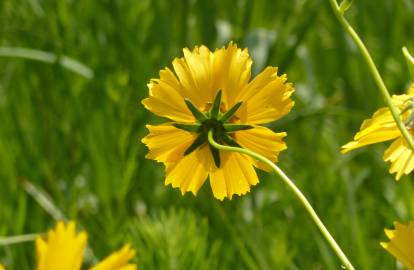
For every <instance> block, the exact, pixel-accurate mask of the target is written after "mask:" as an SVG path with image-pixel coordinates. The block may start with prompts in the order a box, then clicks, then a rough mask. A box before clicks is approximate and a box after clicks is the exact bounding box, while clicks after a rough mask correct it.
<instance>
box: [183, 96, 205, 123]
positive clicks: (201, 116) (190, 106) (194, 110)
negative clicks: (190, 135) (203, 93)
mask: <svg viewBox="0 0 414 270" xmlns="http://www.w3.org/2000/svg"><path fill="white" fill-rule="evenodd" d="M184 102H185V105H187V108H188V109H189V110H190V112H191V113H192V114H193V116H194V117H195V119H197V121H198V122H200V123H201V122H203V121H205V120H207V117H206V116H205V115H204V113H202V112H200V111H199V110H198V109H197V107H196V106H195V105H194V104H193V103H192V102H191V101H190V100H189V99H188V98H186V99H184Z"/></svg>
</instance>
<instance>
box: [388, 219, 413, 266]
mask: <svg viewBox="0 0 414 270" xmlns="http://www.w3.org/2000/svg"><path fill="white" fill-rule="evenodd" d="M394 226H395V230H385V234H386V235H387V237H388V238H389V239H390V240H391V241H390V242H387V243H384V242H383V243H381V246H383V247H384V248H385V249H386V250H387V251H388V252H389V253H391V254H392V255H393V256H394V257H396V258H397V259H398V260H399V261H400V262H401V263H402V264H403V265H404V266H405V267H407V268H408V269H409V270H414V221H411V222H410V223H409V224H408V225H407V226H406V225H403V224H400V223H398V222H395V224H394Z"/></svg>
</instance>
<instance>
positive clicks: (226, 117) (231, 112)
mask: <svg viewBox="0 0 414 270" xmlns="http://www.w3.org/2000/svg"><path fill="white" fill-rule="evenodd" d="M242 104H243V102H241V101H240V102H237V103H236V104H234V106H233V107H231V108H230V109H229V110H228V111H227V112H226V113H224V114H223V115H222V116H221V117H219V118H218V120H220V121H222V122H226V121H227V120H229V119H230V118H231V117H232V116H233V115H234V114H235V113H236V112H237V110H238V109H239V108H240V106H241V105H242Z"/></svg>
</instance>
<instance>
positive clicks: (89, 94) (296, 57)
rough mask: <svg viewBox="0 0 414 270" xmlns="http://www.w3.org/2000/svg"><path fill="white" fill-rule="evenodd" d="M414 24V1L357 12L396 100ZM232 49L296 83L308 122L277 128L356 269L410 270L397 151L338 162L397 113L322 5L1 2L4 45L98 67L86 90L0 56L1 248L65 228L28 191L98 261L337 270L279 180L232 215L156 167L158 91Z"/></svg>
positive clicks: (37, 66) (17, 265)
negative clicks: (373, 126) (152, 126)
mask: <svg viewBox="0 0 414 270" xmlns="http://www.w3.org/2000/svg"><path fill="white" fill-rule="evenodd" d="M413 16H414V4H413V2H412V1H410V0H381V1H369V0H359V1H354V4H353V7H352V8H351V10H350V12H349V14H348V17H349V18H350V20H351V22H352V23H353V25H355V27H356V29H357V30H358V32H359V33H360V34H361V36H362V38H363V39H364V40H365V41H366V43H367V46H368V47H369V49H370V50H371V52H372V53H373V56H374V59H375V60H376V62H377V63H378V65H379V69H380V71H381V73H382V74H383V75H384V77H385V80H386V82H387V84H388V86H389V88H390V89H392V91H394V93H401V92H403V91H404V90H405V89H406V88H407V86H408V82H409V74H408V71H407V69H406V66H405V62H404V59H403V56H402V54H401V46H403V45H407V46H408V48H409V49H411V50H412V51H414V40H413V39H412V37H413V36H414V24H413V20H412V18H413ZM229 40H233V41H235V42H236V43H237V44H238V45H239V46H241V47H246V46H247V47H249V51H250V53H251V54H252V55H253V58H254V61H255V62H254V71H255V73H257V72H258V71H260V70H262V69H263V68H264V66H266V65H275V66H279V67H280V70H281V71H282V72H286V73H288V75H289V78H290V81H292V82H294V83H295V85H296V89H297V91H296V94H295V96H294V99H295V101H296V105H295V107H294V111H293V112H292V113H290V114H289V116H287V117H285V118H284V119H283V120H281V121H278V122H277V123H274V124H272V125H271V128H273V129H274V130H277V131H287V132H288V137H287V143H288V147H289V148H288V150H287V151H285V152H284V153H282V155H281V158H280V163H279V164H280V166H281V167H282V168H283V169H285V170H286V172H287V173H288V174H289V175H290V176H292V177H293V178H295V179H296V181H297V183H298V185H299V187H301V188H302V189H303V190H304V192H305V193H306V194H307V196H308V197H309V198H311V201H312V202H313V204H314V206H315V208H316V209H317V211H318V212H319V213H320V215H321V217H322V219H323V220H324V221H325V222H326V225H327V227H328V228H330V230H331V232H332V233H333V235H334V236H335V237H336V238H337V240H338V241H339V243H340V244H341V245H342V246H343V248H344V250H345V252H346V253H347V254H349V256H350V258H351V259H352V261H353V262H354V264H355V266H356V267H357V269H365V270H366V269H396V264H395V261H394V260H393V258H391V256H389V255H388V254H386V253H385V252H384V251H383V250H382V248H381V247H380V246H379V241H380V240H384V239H385V237H384V234H383V229H384V228H385V227H391V226H392V222H393V221H394V220H401V221H407V220H409V219H413V218H414V197H413V196H412V194H413V191H414V183H413V181H412V179H410V178H411V177H403V179H402V180H401V181H400V182H399V183H397V182H395V181H394V180H393V177H392V176H391V175H389V174H388V173H387V170H388V164H386V163H384V162H383V161H382V159H381V156H382V152H383V150H384V149H385V146H386V145H385V144H384V145H379V146H372V147H369V148H365V149H362V150H359V151H355V152H353V153H351V154H347V155H341V154H340V153H339V149H340V146H341V145H342V144H344V143H346V142H347V141H349V140H350V139H351V138H352V135H353V133H354V132H355V131H356V130H357V129H358V128H359V125H360V123H361V121H362V120H363V119H364V118H367V117H368V116H369V115H371V113H372V112H373V111H374V110H376V108H377V107H379V106H383V105H384V103H383V101H382V100H381V98H380V96H379V94H378V91H377V89H376V87H375V85H374V83H373V80H372V79H371V77H370V75H369V74H368V72H367V68H366V66H365V64H364V63H363V62H362V60H361V58H360V55H359V53H358V51H357V49H356V47H355V46H354V45H353V43H352V41H351V40H350V39H349V38H348V37H347V36H346V35H345V33H344V31H343V30H342V29H341V28H340V26H339V24H338V23H337V21H336V19H335V18H334V16H333V14H332V11H331V10H330V6H329V5H328V1H324V0H316V1H315V0H312V1H311V0H292V1H274V0H255V1H249V0H238V1H235V0H220V1H219V0H214V1H202V0H181V1H178V0H175V1H163V0H140V1H135V0H117V1H114V0H102V1H92V0H87V1H72V0H62V1H49V0H20V1H14V0H3V1H0V46H1V47H2V48H3V47H12V48H16V47H24V48H31V49H37V50H43V51H46V52H49V53H54V54H55V55H57V56H58V59H62V58H61V57H62V56H68V57H71V58H73V59H77V60H78V61H80V62H82V63H83V64H84V65H86V66H88V67H90V68H91V69H92V70H93V77H92V78H91V79H88V78H85V77H84V76H81V75H79V73H82V69H81V68H80V67H79V66H76V65H75V66H74V67H73V70H74V71H75V72H73V71H71V70H68V69H66V68H64V67H62V65H61V63H59V61H58V62H57V63H51V64H50V63H44V62H39V61H33V60H28V59H21V58H16V57H10V56H11V55H8V54H7V53H4V51H3V54H2V56H0V184H1V188H0V235H2V236H10V235H19V234H26V233H38V232H44V231H46V230H47V229H48V228H50V227H51V226H52V225H53V224H54V220H53V216H51V215H50V213H48V211H47V210H48V209H45V207H42V206H40V205H39V204H38V203H37V201H36V199H35V198H36V196H33V192H32V195H30V192H29V193H28V188H27V181H29V182H30V183H32V184H33V185H34V186H35V187H37V191H35V193H34V195H36V192H37V193H38V192H43V193H45V194H47V197H49V198H50V200H51V202H52V204H53V205H54V206H55V207H56V208H57V209H60V211H61V212H62V214H63V215H65V216H67V217H69V218H71V219H76V220H77V221H78V223H79V224H80V225H81V226H82V227H83V228H85V229H86V230H87V231H88V232H89V235H90V237H89V239H90V241H89V242H90V247H91V249H92V250H93V252H94V254H95V257H98V258H101V257H103V256H105V255H106V254H108V253H109V252H110V251H111V250H113V249H116V248H119V247H120V246H121V245H122V243H124V242H131V243H132V244H133V245H134V247H136V249H137V251H138V256H137V258H136V262H137V263H138V265H139V268H140V269H142V270H146V269H148V270H149V269H264V270H265V269H339V262H338V260H337V259H336V257H335V256H334V254H333V253H332V252H331V251H330V250H329V248H328V247H327V245H326V243H325V242H324V240H323V239H322V238H321V237H320V236H319V234H318V232H317V229H316V228H315V226H314V225H313V224H312V223H311V222H310V220H309V219H308V217H307V214H306V213H305V212H304V210H303V209H302V207H301V206H300V205H299V203H298V202H297V201H296V200H295V198H294V197H293V196H292V194H291V193H290V192H288V191H287V189H286V188H285V186H283V185H282V184H281V181H279V180H278V179H277V178H276V177H275V176H272V175H267V174H265V173H262V174H261V183H260V184H259V185H258V186H257V187H255V188H253V189H252V192H251V193H249V194H248V195H247V196H244V197H235V198H233V200H231V201H228V200H226V201H224V202H219V201H217V200H215V199H213V197H212V194H211V191H210V187H209V185H208V184H207V183H206V184H205V185H204V187H203V188H202V190H201V192H200V194H199V196H197V197H194V196H193V195H190V194H187V195H185V196H184V197H183V196H181V195H180V192H179V191H178V190H173V189H172V188H170V187H168V188H167V187H164V186H163V179H164V178H163V177H164V175H163V167H162V166H161V165H160V164H156V163H155V162H154V161H150V160H146V159H145V158H144V156H145V154H146V152H147V149H146V148H145V147H144V146H143V145H142V143H140V139H141V138H142V137H143V136H144V135H145V134H146V132H147V131H146V129H145V124H146V123H156V122H159V121H160V119H158V118H156V117H154V116H153V115H151V114H150V113H148V112H147V111H145V110H144V109H143V107H142V105H141V104H140V100H141V99H143V98H144V97H145V96H146V95H147V88H146V83H147V82H148V81H149V79H150V78H153V77H157V76H158V70H159V69H161V68H163V67H165V66H170V65H171V64H170V63H171V61H172V59H173V58H174V57H177V56H181V55H182V52H181V49H182V48H183V47H193V46H194V45H197V44H206V45H208V46H209V47H210V48H211V49H214V48H216V47H221V46H223V45H225V44H227V43H228V41H229ZM31 56H33V55H31ZM52 62H53V61H52ZM84 75H87V74H84ZM25 183H26V185H25ZM25 186H26V189H25V188H24V187H25ZM49 210H50V209H49ZM49 212H50V211H49ZM51 212H52V214H53V213H54V211H53V209H52V211H51ZM55 212H56V211H55ZM54 216H55V217H56V216H59V215H58V214H57V213H55V214H54ZM88 258H89V259H88V261H87V264H89V263H91V262H92V261H93V256H89V257H88ZM0 261H1V262H2V263H4V264H6V265H7V267H8V269H19V270H20V269H34V267H33V266H34V262H35V258H34V249H33V243H32V242H29V243H22V244H15V245H9V246H0Z"/></svg>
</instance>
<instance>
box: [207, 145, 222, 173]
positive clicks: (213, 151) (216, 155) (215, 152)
mask: <svg viewBox="0 0 414 270" xmlns="http://www.w3.org/2000/svg"><path fill="white" fill-rule="evenodd" d="M209 146H210V152H211V154H212V155H213V159H214V164H215V165H216V167H217V168H220V165H221V160H220V152H219V150H218V149H217V148H214V147H213V146H212V145H211V144H209Z"/></svg>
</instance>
